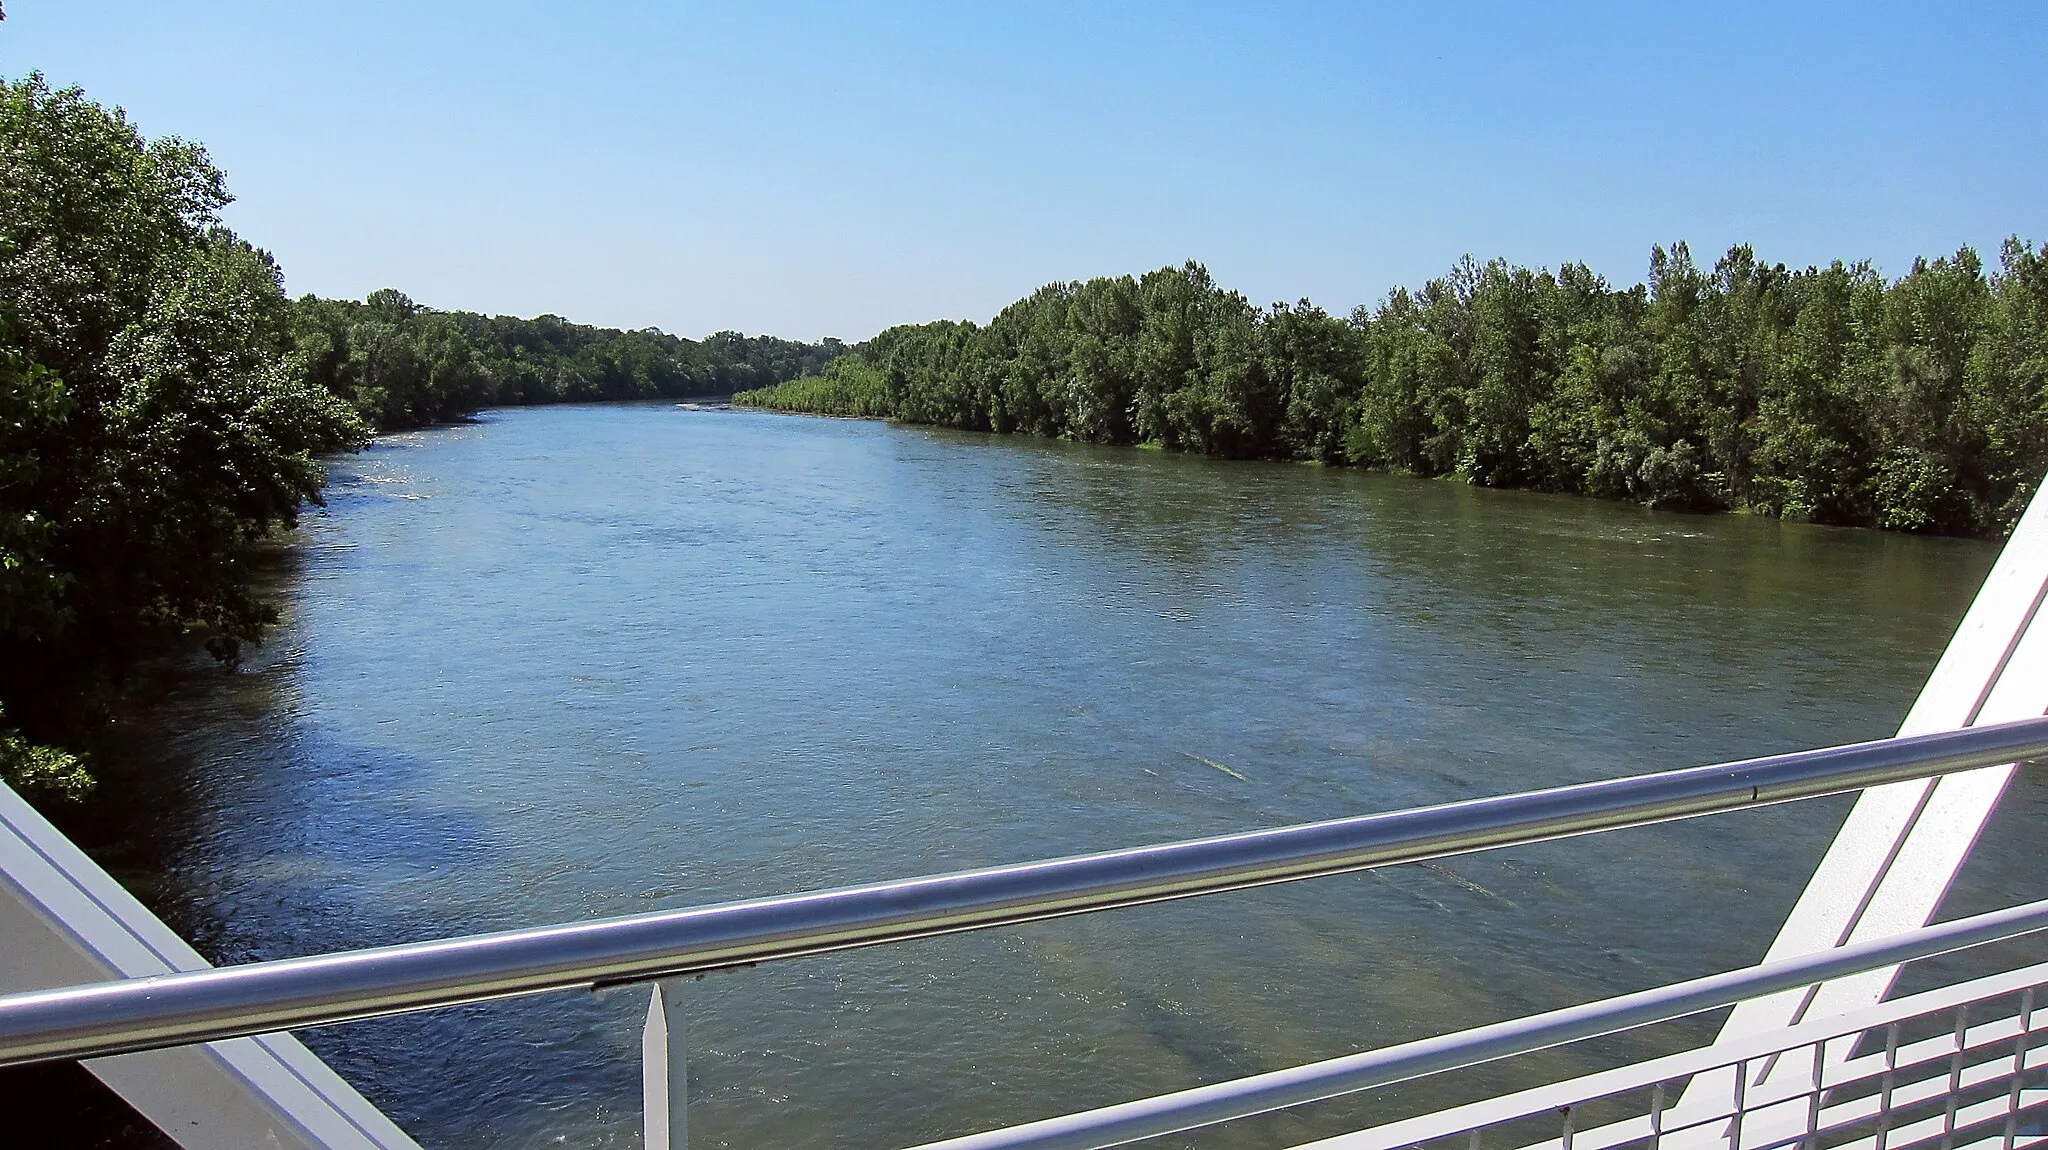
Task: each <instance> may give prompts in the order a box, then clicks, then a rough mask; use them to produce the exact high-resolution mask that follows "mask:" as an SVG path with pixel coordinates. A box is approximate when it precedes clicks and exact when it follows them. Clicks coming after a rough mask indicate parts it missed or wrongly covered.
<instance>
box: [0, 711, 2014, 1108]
mask: <svg viewBox="0 0 2048 1150" xmlns="http://www.w3.org/2000/svg"><path fill="white" fill-rule="evenodd" d="M2041 757H2048V718H2034V719H2024V720H2020V721H2016V722H2009V723H2000V724H1991V725H1984V726H1976V727H1969V728H1966V729H1962V730H1956V731H1945V732H1940V733H1935V734H1927V735H1916V736H1911V737H1904V738H1896V739H1886V740H1881V741H1878V742H1871V743H1859V744H1854V745H1850V746H1843V747H1832V748H1825V749H1820V750H1812V751H1801V752H1797V753H1793V754H1785V755H1775V756H1770V757H1766V758H1759V759H1749V760H1743V761H1740V762H1733V763H1723V764H1717V765H1712V766H1703V767H1694V768H1690V769H1686V770H1678V771H1669V772H1663V773H1658V774H1647V775H1640V776H1634V777H1629V778H1623V779H1613V780H1606V781H1601V782H1593V783H1584V784H1579V785H1576V786H1569V787H1559V788H1554V789H1550V790H1542V791H1532V792H1526V793H1522V794H1514V795H1506V796H1498V797H1493V798H1484V799H1475V800H1470V801H1467V802H1459V803H1449V804H1444V805H1440V806H1432V807H1422V808H1417V809H1412V810H1406V811H1396V812H1391V813H1385V814H1376V815H1367V816H1361V817H1357V818H1348V819H1338V820H1334V821H1329V822H1321V823H1311V824H1306V825H1301V826H1293V827H1285V828H1279V829H1274V830H1263V831H1252V832H1247V833H1242V834H1235V835H1227V836H1222V837H1217V838H1208V839H1199V840H1194V841H1189V842H1180V843H1172V844H1166V845H1161V846H1153V847H1143V848H1138V849H1132V850H1120V851H1110V852H1105V853H1101V854H1093V855H1083V856H1078V857H1073V858H1065V859H1054V860H1046V861H1040V862H1030V863H1023V864H1017V865H1010V866H999V867H990V868H984V869H980V870H972V871H964V872H959V873H955V874H947V875H936V876H929V877H924V878H914V879H907V880H901V881H896V882H887V883H878V884H873V885H868V886H858V887H849V888H844V889H840V890H832V891H819V892H811V893H805V894H796V895H787V896H779V897H773V898H763V899H754V900H748V901H744V902H734V903H726V904H721V905H716V906H707V907H698V908H692V909H687V910H676V911H661V912H654V913H650V914H642V915H633V916H628V917H623V918H615V919H607V920H600V921H595V922H582V923H569V924H563V925H557V926H549V927H541V928H533V929H526V930H516V931H506V932H500V933H494V934H483V935H474V936H468V937H463V938H452V939H442V940H435V941H430V942H421V943H409V944H404V945H399V946H391V947H382V948H377V949H370V950H361V951H351V952H345V953H338V954H329V955H319V956H312V957H306V958H295V959H284V960H278V961H272V962H259V963H250V964H246V965H242V966H234V967H222V968H215V969H206V970H197V971H189V972H181V973H175V974H168V975H160V976H155V977H150V978H139V979H128V980H124V981H117V982H107V983H95V984H90V985H83V986H73V987H66V988H60V989H53V990H42V991H33V992H28V993H20V994H12V995H6V996H4V997H0V1066H8V1065H19V1064H24V1063H30V1062H43V1061H52V1060H68V1059H81V1058H95V1057H100V1056H104V1055H111V1054H120V1053H126V1052H131V1051H139V1050H150V1049H158V1048H163V1047H169V1046H178V1045H185V1044H190V1043H199V1042H210V1041H214V1040H218V1039H225V1038H233V1037H239V1036H245V1035H254V1034H265V1033H272V1032H276V1031H282V1030H289V1029H294V1028H297V1027H304V1026H318V1025H325V1024H329V1023H336V1022H347V1021H352V1020H356V1019H362V1018H371V1017H377V1016H381V1015H389V1014H398V1013H404V1012H410V1011H416V1010H427V1009H433V1008H437V1007H445V1006H453V1005H458V1004H463V1003H470V1002H478V1001H484V1000H489V999H495V998H504V997H510V996H514V995H522V994H530V993H537V992H542V991H551V990H566V989H575V988H583V989H590V988H593V987H596V988H602V987H606V986H612V985H619V984H627V983H637V982H650V981H653V982H657V983H658V985H657V988H656V990H655V993H654V998H653V1002H652V1006H651V1009H650V1014H649V1024H648V1031H647V1036H646V1040H645V1041H644V1042H643V1052H644V1054H645V1058H646V1075H645V1077H646V1082H647V1088H648V1099H649V1105H648V1134H649V1142H650V1144H651V1145H659V1146H664V1147H667V1146H674V1145H678V1144H680V1143H681V1142H682V1140H683V1135H684V1122H683V1118H684V1113H685V1104H686V1091H685V1089H684V1074H683V1057H682V1054H683V1045H684V1036H683V1030H682V1026H681V1012H680V1010H679V1009H678V1006H677V1000H676V992H677V989H678V987H677V984H676V983H675V982H674V981H672V980H673V979H675V977H676V976H680V975H689V974H696V973H701V972H704V971H709V970H716V969H722V968H729V967H736V966H747V965H753V964H758V963H762V962H768V961H776V960H780V959H786V958H794V957H800V956H803V955H811V954H819V953H824V952H828V951H833V950H842V949H849V948H854V947H865V946H875V945H881V944H885V943H892V942H898V941H902V940H906V939H913V938H923V937H928V936H932V935H938V934H945V933H951V932H956V931H966V930H979V929H988V928H992V927H1002V926H1011V925H1016V924H1020V923H1026V922H1032V921H1037V920H1041V919H1047V918H1053V917H1059V916H1064V915H1070V914H1084V913H1092V912H1097V911H1103V910H1111V909H1116V908H1120V907H1127V906H1136V905H1143V904H1147V903H1153V902H1159V901H1164V900H1168V899H1178V898H1187V897H1192V896H1197V895H1203V894H1211V893H1216V892H1221V891H1230V890H1240V889H1245V888H1248V887H1254V886H1262V885H1267V884H1271V883H1279V882H1288V881H1295V880H1300V879H1306V878H1314V877H1318V876H1324V875H1334V874H1342V873H1348V872H1355V871H1361V870H1368V869H1373V868H1377V867H1384V866H1393V865H1398V864H1402V863H1411V862H1419V861H1424V860H1428V859H1436V858H1443V857H1448V856H1452V855H1459V854H1467V853H1471V852H1475V851H1481V850H1488V849H1492V848H1496V847H1505V846H1516V845H1522V844H1527V843H1534V842H1541V841H1547V840H1551V839H1557V838H1563V837H1568V836H1573V835H1581V834H1589V833H1594V832H1598V831H1605V830H1614V829H1619V828H1623V827H1635V826H1644V825H1648V824H1652V823H1660V822H1667V821H1671V820H1674V819H1682V818H1690V817H1696V816H1701V815H1708V814H1715V813H1721V812H1726V811H1733V810H1741V809H1747V808H1750V807H1756V806H1762V805H1769V804H1775V803H1782V802H1790V801H1794V800H1798V799H1806V798H1813V797H1818V796H1822V795H1831V794H1840V793H1845V792H1850V791H1857V790H1862V789H1864V788H1867V787H1873V786H1879V785H1883V784H1886V783H1893V782H1900V781H1906V780H1912V779H1925V778H1932V777H1936V776H1943V775H1951V774H1955V773H1958V772H1967V771H1972V770H1978V769H1992V768H1998V767H2003V766H2008V765H2010V764H2012V763H2014V762H2017V761H2022V760H2029V759H2035V758H2041ZM2000 914H2001V915H2004V916H2006V917H2002V918H2001V917H1998V916H1986V917H1985V918H1983V919H1981V920H1974V919H1973V920H1967V922H1966V923H1954V924H1946V925H1944V926H1942V927H1931V928H1926V929H1925V930H1923V931H1915V932H1909V933H1907V934H1902V935H1898V936H1895V937H1894V938H1891V939H1880V940H1876V941H1875V942H1874V943H1871V944H1866V946H1865V950H1857V949H1856V948H1841V949H1838V950H1834V951H1828V952H1823V953H1822V954H1819V955H1816V956H1811V957H1808V958H1802V959H1798V960H1793V961H1792V962H1791V963H1790V964H1787V963H1778V964H1771V965H1769V966H1766V967H1758V968H1752V970H1750V971H1744V972H1736V973H1735V974H1732V975H1721V976H1715V977H1716V978H1717V979H1722V980H1734V981H1732V982H1727V983H1726V984H1725V985H1723V984H1722V983H1715V982H1714V980H1711V979H1710V980H1702V983H1701V984H1700V985H1696V984H1693V983H1685V984H1679V985H1678V986H1675V987H1667V988H1662V990H1661V991H1658V992H1645V993H1650V994H1657V993H1662V994H1665V995H1667V998H1668V1000H1659V1003H1658V1004H1657V1005H1655V1008H1654V1009H1650V1008H1649V1007H1648V1006H1646V1005H1645V1003H1642V1002H1634V1001H1633V1000H1629V1001H1624V1000H1623V999H1616V1000H1609V1001H1608V1002H1606V1003H1601V1004H1594V1005H1593V1006H1591V1007H1579V1008H1573V1009H1574V1010H1575V1011H1579V1012H1581V1014H1583V1013H1584V1012H1587V1011H1591V1012H1593V1013H1592V1014H1591V1015H1585V1017H1588V1018H1597V1019H1598V1023H1599V1025H1600V1026H1604V1027H1606V1029H1605V1030H1601V1031H1597V1032H1601V1033H1605V1032H1610V1031H1612V1030H1614V1029H1619V1028H1622V1027H1623V1026H1633V1025H1639V1024H1641V1023H1642V1022H1646V1021H1650V1020H1651V1017H1650V1015H1656V1016H1658V1017H1675V1016H1676V1015H1675V1014H1672V1013H1668V1011H1671V1010H1674V1009H1675V1008H1676V1006H1677V1005H1683V1004H1685V1003H1690V1002H1694V1001H1699V1003H1700V1004H1699V1005H1693V1006H1690V1007H1688V1008H1687V1009H1684V1010H1678V1011H1677V1013H1678V1014H1684V1013H1691V1012H1694V1011H1697V1010H1704V1009H1709V1008H1710V1007H1711V1006H1716V1005H1726V1004H1727V1002H1733V1001H1735V1000H1736V999H1734V998H1729V999H1726V1000H1725V1001H1715V1002H1706V1001H1704V1000H1697V999H1695V998H1688V997H1686V996H1687V995H1697V994H1699V993H1705V991H1706V989H1711V990H1712V993H1711V994H1709V995H1708V997H1713V996H1714V995H1716V994H1722V995H1725V994H1727V993H1736V991H1735V990H1733V989H1731V988H1737V987H1739V988H1740V993H1737V994H1736V997H1737V998H1747V997H1753V996H1754V995H1757V994H1762V993H1767V991H1766V990H1763V989H1759V988H1760V987H1764V986H1766V985H1768V986H1771V987H1773V988H1775V989H1786V988H1789V987H1794V986H1800V985H1806V984H1810V983H1814V982H1819V981H1822V980H1824V979H1827V978H1832V977H1835V976H1837V975H1839V974H1842V973H1847V972H1849V971H1850V970H1852V969H1853V970H1868V969H1874V968H1882V967H1885V966H1891V965H1895V964H1897V963H1899V962H1903V961H1907V960H1908V959H1909V958H1912V957H1922V956H1924V955H1923V954H1922V953H1921V952H1919V951H1917V950H1915V948H1918V947H1927V946H1933V947H1935V949H1933V950H1927V951H1925V954H1933V953H1939V952H1941V951H1942V950H1947V949H1953V948H1954V947H1956V946H1962V945H1974V944H1975V942H1979V941H1986V940H1988V939H1989V938H1992V937H2010V936H2011V935H2012V934H2014V933H2025V932H2027V931H2032V930H2037V929H2041V927H2042V926H2043V925H2048V906H2035V907H2026V908H2018V909H2017V910H2014V911H2008V912H2000ZM2015 916H2017V917H2015ZM2037 919H2038V920H2039V921H2038V922H2037ZM1945 931H1946V932H1949V933H1943V932H1945ZM1972 931H1975V932H1978V933H1976V934H1972V933H1969V932H1972ZM1984 931H1989V932H1990V933H1989V934H1983V932H1984ZM1956 932H1962V933H1956ZM1980 935H1981V937H1980ZM1965 936H1967V937H1968V938H1969V939H1970V940H1971V941H1957V940H1958V939H1962V938H1964V937H1965ZM1873 947H1874V948H1875V949H1870V948H1873ZM1886 947H1891V948H1893V949H1885V948H1886ZM1901 948H1902V949H1901ZM1866 951H1867V952H1866ZM1845 962H1846V963H1850V964H1851V965H1849V966H1843V965H1841V964H1842V963H1845ZM1858 963H1860V964H1862V965H1855V964H1858ZM1785 978H1791V979H1793V981H1791V982H1783V983H1782V985H1781V984H1780V983H1779V982H1773V981H1771V980H1772V979H1777V980H1782V979H1785ZM1745 979H1747V980H1749V981H1744V980H1745ZM663 980H669V981H663ZM1706 983H1713V987H1712V988H1705V984H1706ZM1643 1009H1649V1010H1650V1014H1649V1015H1643V1016H1641V1017H1640V1018H1638V1020H1637V1021H1635V1022H1627V1021H1623V1020H1625V1019H1627V1018H1637V1015H1636V1014H1632V1013H1629V1012H1630V1011H1639V1010H1643ZM1608 1011H1612V1012H1617V1013H1613V1014H1612V1015H1611V1016H1609V1015H1607V1014H1604V1013H1603V1012H1608ZM1660 1011H1663V1012H1667V1013H1661V1014H1660V1013H1659V1012H1660ZM1567 1013H1569V1012H1567ZM1574 1017H1579V1016H1576V1015H1575V1016H1574ZM1543 1019H1548V1020H1549V1021H1541V1022H1539V1020H1543ZM1556 1022H1557V1020H1556V1019H1553V1018H1551V1017H1550V1016H1538V1019H1537V1020H1521V1022H1520V1023H1516V1024H1505V1023H1504V1024H1497V1025H1501V1026H1527V1027H1537V1028H1538V1029H1537V1030H1536V1031H1533V1032H1532V1033H1548V1032H1546V1031H1542V1030H1541V1029H1540V1027H1542V1026H1549V1025H1552V1024H1553V1023H1556ZM1575 1025H1576V1023H1575ZM1558 1033H1560V1034H1562V1033H1563V1032H1561V1031H1560V1032H1558ZM1498 1037H1499V1036H1498V1035H1496V1034H1493V1033H1492V1029H1491V1028H1485V1027H1482V1028H1480V1029H1479V1030H1478V1031H1469V1032H1466V1033H1465V1034H1463V1035H1457V1036H1451V1037H1450V1038H1449V1039H1442V1040H1430V1041H1432V1042H1454V1043H1466V1044H1471V1050H1466V1051H1464V1053H1466V1054H1469V1053H1471V1052H1472V1050H1478V1049H1482V1047H1483V1044H1484V1043H1486V1042H1492V1041H1495V1040H1496V1039H1497V1038H1498ZM1567 1040H1569V1039H1568V1038H1565V1037H1556V1036H1553V1037H1552V1038H1551V1039H1547V1040H1545V1042H1544V1045H1549V1044H1553V1043H1554V1042H1557V1041H1567ZM1510 1045H1512V1043H1511V1044H1510ZM1535 1048H1536V1047H1531V1049H1535ZM1394 1049H1396V1050H1400V1049H1404V1048H1394ZM1379 1053H1381V1054H1385V1053H1386V1052H1379ZM1411 1053H1412V1052H1411ZM1354 1057H1356V1058H1370V1057H1373V1056H1369V1055H1360V1056H1354ZM1338 1061H1339V1062H1343V1061H1345V1060H1338ZM1317 1065H1318V1066H1322V1067H1324V1068H1325V1069H1327V1068H1328V1066H1327V1064H1317ZM1300 1069H1301V1071H1302V1072H1304V1073H1306V1072H1308V1071H1309V1070H1312V1069H1313V1068H1300ZM1418 1072H1419V1071H1418ZM1279 1073H1281V1074H1283V1075H1286V1074H1294V1073H1297V1072H1295V1071H1283V1072H1279ZM1316 1073H1320V1071H1318V1072H1316ZM1310 1076H1311V1077H1313V1075H1310ZM1368 1077H1370V1076H1368ZM1340 1080H1341V1081H1346V1082H1362V1081H1364V1079H1341V1078H1333V1079H1329V1080H1328V1081H1327V1082H1325V1083H1324V1085H1331V1084H1334V1083H1336V1082H1338V1081H1340ZM1369 1084H1370V1083H1368V1085H1369ZM1226 1085H1227V1084H1226ZM1320 1088H1321V1087H1320V1086H1319V1087H1318V1089H1320ZM1361 1088H1364V1087H1362V1086H1358V1085H1352V1086H1347V1087H1346V1088H1345V1089H1346V1090H1350V1089H1361ZM1204 1089H1208V1088H1204ZM1247 1089H1251V1088H1247ZM1166 1097H1167V1098H1170V1099H1172V1098H1178V1099H1180V1101H1181V1102H1187V1101H1188V1099H1187V1098H1184V1097H1182V1096H1180V1095H1169V1096H1166ZM1248 1097H1249V1095H1248ZM1273 1097H1278V1095H1274V1096H1273ZM1154 1101H1157V1100H1154ZM1283 1104H1284V1103H1283ZM1130 1105H1137V1104H1130ZM1110 1109H1112V1110H1114V1109H1116V1108H1110ZM1259 1109H1261V1110H1263V1109H1271V1107H1269V1106H1261V1107H1260V1108H1259ZM1218 1112H1219V1113H1220V1111H1218ZM1255 1112H1258V1111H1257V1110H1253V1111H1246V1113H1255ZM1204 1113H1207V1112H1204ZM1183 1117H1185V1115H1183ZM1177 1120H1178V1119H1176V1121H1177ZM1215 1120H1220V1119H1215ZM1034 1125H1035V1124H1034ZM1174 1128H1176V1129H1178V1128H1182V1127H1174ZM1016 1129H1017V1131H1020V1132H1028V1131H1029V1129H1030V1126H1027V1127H1019V1128H1016ZM1039 1132H1040V1133H1041V1134H1043V1133H1046V1131H1045V1130H1044V1129H1043V1128H1041V1129H1040V1131H1039ZM1020 1136H1022V1135H1021V1134H1020ZM1091 1136H1092V1135H1091ZM977 1137H980V1138H984V1139H986V1138H993V1137H995V1135H987V1136H977ZM1125 1140H1127V1139H1124V1138H1122V1137H1117V1138H1114V1139H1112V1140H1110V1141H1102V1140H1095V1141H1086V1140H1083V1141H1051V1142H1006V1141H1000V1140H997V1141H974V1140H972V1139H969V1140H962V1141H957V1142H955V1143H951V1144H949V1145H956V1146H968V1145H974V1146H995V1145H1062V1146H1070V1145H1071V1146H1078V1145H1090V1146H1097V1145H1113V1144H1116V1143H1117V1142H1119V1141H1125Z"/></svg>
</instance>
